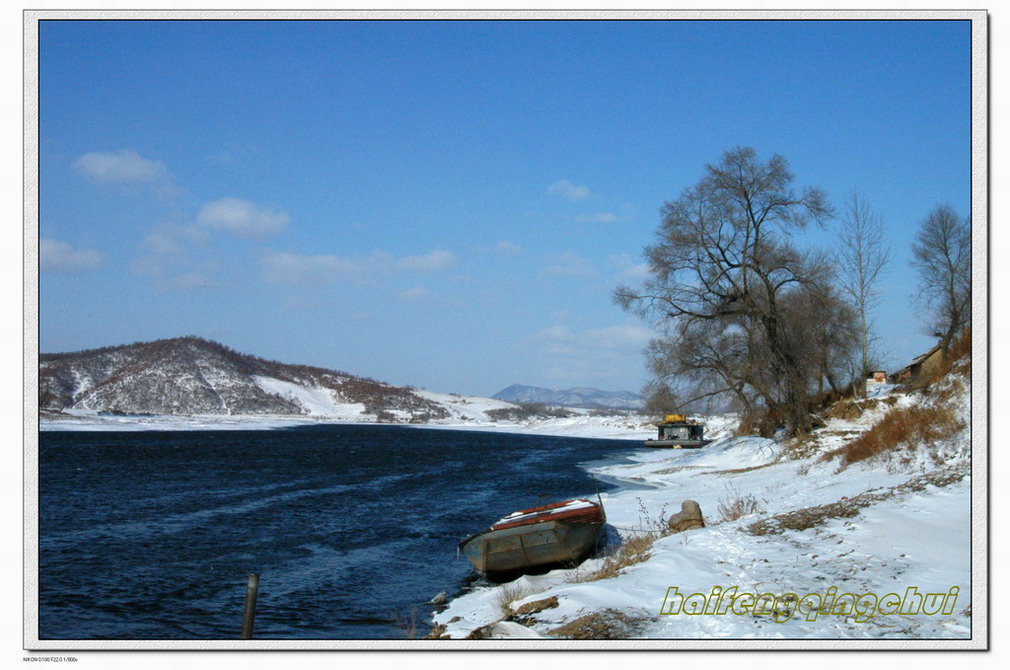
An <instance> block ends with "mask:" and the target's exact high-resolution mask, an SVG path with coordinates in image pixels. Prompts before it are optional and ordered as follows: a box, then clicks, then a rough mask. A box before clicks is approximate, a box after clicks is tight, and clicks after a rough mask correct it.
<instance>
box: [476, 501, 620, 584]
mask: <svg viewBox="0 0 1010 670" xmlns="http://www.w3.org/2000/svg"><path fill="white" fill-rule="evenodd" d="M606 521H607V515H606V512H604V510H603V505H602V503H598V502H593V501H592V500H586V499H585V498H575V499H573V500H565V501H562V502H556V503H551V504H549V505H542V506H540V507H532V508H530V509H524V510H519V511H517V512H512V513H511V514H509V515H508V516H506V517H504V518H502V519H499V520H498V521H497V522H495V523H494V524H492V526H491V527H490V528H488V529H487V530H485V531H482V532H480V533H477V534H476V535H471V536H470V537H468V538H466V539H465V540H463V541H462V542H460V543H459V549H460V551H462V552H463V555H464V556H466V558H467V560H469V561H470V563H472V564H473V566H474V567H475V568H477V570H479V571H480V572H483V573H485V574H486V575H488V576H489V577H491V578H494V577H498V576H507V575H510V574H517V573H523V572H531V571H536V570H543V569H546V568H549V567H551V566H553V565H565V564H571V563H576V562H578V561H581V560H583V559H584V558H586V557H587V556H589V554H590V553H592V551H593V549H594V548H595V547H596V540H597V538H598V537H599V534H600V529H601V528H602V527H603V524H604V523H606Z"/></svg>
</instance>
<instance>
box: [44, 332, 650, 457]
mask: <svg viewBox="0 0 1010 670" xmlns="http://www.w3.org/2000/svg"><path fill="white" fill-rule="evenodd" d="M509 409H517V407H516V405H514V404H512V403H510V402H507V401H504V400H497V399H493V398H480V397H473V396H463V395H459V394H455V393H436V392H432V391H424V390H417V389H413V388H403V387H397V386H393V385H390V384H385V383H383V382H378V381H375V380H372V379H366V378H362V377H356V376H353V375H349V374H347V373H344V372H337V371H334V370H326V369H323V368H316V367H310V366H304V365H290V364H284V363H278V362H276V361H267V360H264V359H261V358H256V357H254V356H248V355H245V354H240V353H238V352H235V351H233V350H231V349H229V348H228V347H225V346H223V345H221V344H218V343H216V342H209V341H207V340H203V339H200V338H195V337H184V338H177V339H171V340H159V341H156V342H145V343H138V344H131V345H125V346H119V347H108V348H105V349H96V350H90V351H83V352H78V353H71V354H43V355H42V356H41V357H40V362H39V410H40V425H41V427H42V429H43V430H86V429H96V430H116V429H123V430H152V429H154V430H157V429H161V430H186V429H235V428H244V429H249V428H273V427H277V426H282V425H291V424H292V423H304V422H318V421H333V422H383V423H401V424H402V423H409V424H429V425H438V426H442V427H448V428H465V429H471V430H507V431H510V432H527V433H543V434H565V435H571V436H584V437H603V436H608V437H621V438H630V439H645V437H651V436H652V433H653V432H654V429H653V428H652V426H650V425H648V423H647V419H646V418H643V417H638V416H623V415H621V413H620V412H616V411H615V412H614V416H612V417H600V416H592V417H590V416H588V410H585V409H582V410H578V409H573V410H571V411H570V412H567V413H569V414H570V415H571V416H569V417H561V418H559V417H549V416H546V415H544V416H538V415H537V414H536V412H535V411H533V412H532V414H531V412H530V411H529V408H526V411H524V412H519V414H521V415H523V416H524V418H522V419H521V420H520V419H510V418H507V417H505V416H503V414H502V413H501V410H509ZM496 411H498V414H497V415H496ZM504 414H506V415H507V414H510V412H505V413H504ZM530 414H531V415H530Z"/></svg>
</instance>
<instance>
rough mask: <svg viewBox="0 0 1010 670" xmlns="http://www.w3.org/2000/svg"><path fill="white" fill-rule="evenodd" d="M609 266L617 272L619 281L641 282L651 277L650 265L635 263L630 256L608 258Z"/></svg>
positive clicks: (619, 255) (621, 255)
mask: <svg viewBox="0 0 1010 670" xmlns="http://www.w3.org/2000/svg"><path fill="white" fill-rule="evenodd" d="M607 266H608V267H611V268H613V269H614V270H615V272H616V274H615V276H616V277H617V278H618V279H625V280H641V279H645V278H647V277H648V276H649V264H648V263H635V262H634V261H633V260H632V259H631V256H629V255H628V254H614V255H612V256H608V257H607Z"/></svg>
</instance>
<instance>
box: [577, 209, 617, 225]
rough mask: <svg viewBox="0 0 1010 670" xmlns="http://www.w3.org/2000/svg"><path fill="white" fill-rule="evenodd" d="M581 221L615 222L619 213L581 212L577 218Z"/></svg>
mask: <svg viewBox="0 0 1010 670" xmlns="http://www.w3.org/2000/svg"><path fill="white" fill-rule="evenodd" d="M575 220H576V221H578V222H579V223H615V222H616V221H617V215H616V214H611V213H610V212H597V213H596V214H579V215H578V216H577V217H576V218H575Z"/></svg>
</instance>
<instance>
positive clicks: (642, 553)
mask: <svg viewBox="0 0 1010 670" xmlns="http://www.w3.org/2000/svg"><path fill="white" fill-rule="evenodd" d="M655 542H656V535H655V534H653V533H647V534H643V535H634V536H632V537H629V538H628V539H627V540H624V542H622V543H621V548H620V549H618V550H617V552H616V553H615V554H614V555H612V556H608V557H607V558H606V559H605V560H604V561H603V565H602V566H600V569H599V570H597V571H596V572H593V573H591V574H589V575H586V576H585V577H584V578H583V579H582V580H581V581H587V582H594V581H597V580H600V579H610V578H611V577H616V576H617V575H618V574H620V572H621V570H623V569H624V568H627V567H629V566H631V565H634V564H635V563H641V562H642V561H644V560H645V559H647V558H649V556H650V555H651V554H650V550H651V549H652V545H653V544H654V543H655Z"/></svg>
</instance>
